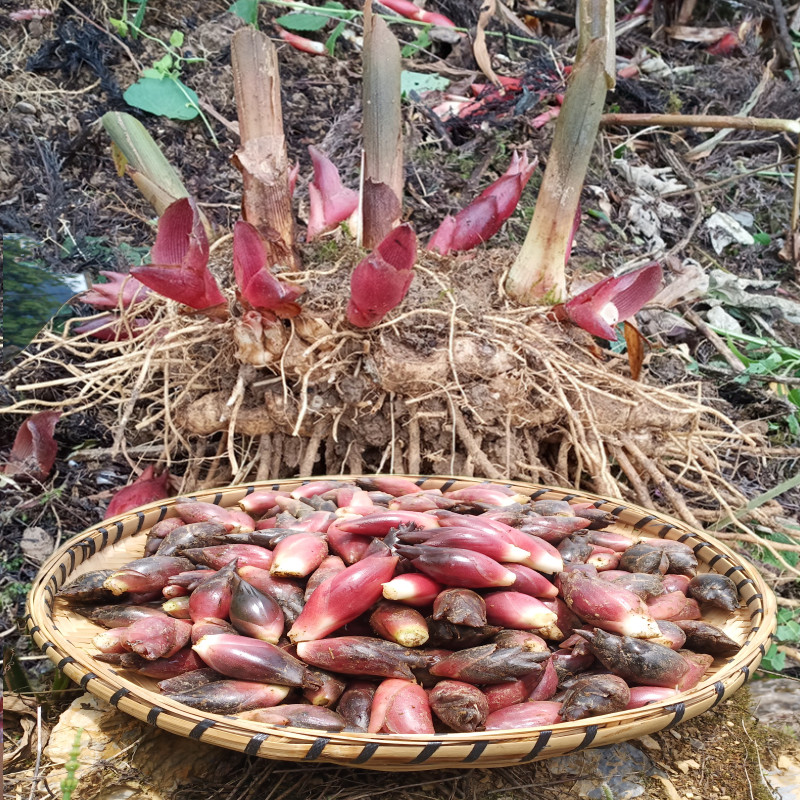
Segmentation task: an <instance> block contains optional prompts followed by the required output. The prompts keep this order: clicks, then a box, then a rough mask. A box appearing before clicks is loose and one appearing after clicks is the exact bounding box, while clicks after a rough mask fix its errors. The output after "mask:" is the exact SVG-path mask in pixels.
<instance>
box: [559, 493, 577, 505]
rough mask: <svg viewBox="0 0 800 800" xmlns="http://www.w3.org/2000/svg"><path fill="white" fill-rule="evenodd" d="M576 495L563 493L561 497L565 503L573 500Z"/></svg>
mask: <svg viewBox="0 0 800 800" xmlns="http://www.w3.org/2000/svg"><path fill="white" fill-rule="evenodd" d="M577 496H578V495H576V494H565V495H564V496H563V497H562V498H561V499H562V500H563V501H564V502H565V503H569V501H570V500H574V499H575V498H576V497H577Z"/></svg>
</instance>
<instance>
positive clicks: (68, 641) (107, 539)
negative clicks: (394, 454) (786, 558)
mask: <svg viewBox="0 0 800 800" xmlns="http://www.w3.org/2000/svg"><path fill="white" fill-rule="evenodd" d="M336 477H337V478H339V479H345V480H346V479H347V478H348V477H351V478H352V477H354V476H336ZM409 477H413V478H414V479H416V480H417V482H418V484H419V485H420V486H422V487H424V488H426V489H442V490H443V491H446V490H447V489H458V488H462V487H466V486H471V485H476V484H479V483H492V482H490V481H481V480H475V479H468V478H444V477H438V478H425V477H420V476H409ZM315 480H317V478H315ZM306 482H307V481H306V480H302V479H294V480H283V481H278V482H275V483H256V484H252V485H247V486H231V487H228V488H225V489H220V490H218V491H216V492H209V493H201V494H197V495H194V496H193V497H194V498H195V499H197V500H203V501H206V502H213V503H216V504H217V505H221V506H235V505H236V503H237V502H238V501H239V500H241V499H242V498H244V497H245V496H246V495H248V494H250V493H251V492H253V491H256V490H260V489H274V490H288V491H291V490H292V489H294V488H296V487H297V486H299V485H301V484H302V483H306ZM495 483H498V482H495ZM503 485H505V486H509V487H511V488H513V489H515V490H517V491H519V492H520V493H523V494H526V495H531V497H532V498H533V499H554V500H566V501H568V502H569V501H573V502H592V503H593V504H594V506H595V507H596V508H601V509H603V510H604V511H610V512H611V513H613V514H615V515H617V516H618V518H619V523H617V524H615V525H613V526H611V527H610V528H609V530H616V531H618V532H620V533H626V532H627V533H631V532H642V533H645V534H647V535H650V536H660V537H662V538H666V539H675V540H677V541H679V542H685V543H687V544H688V545H690V546H691V547H692V548H693V550H694V552H695V554H696V556H697V559H698V562H699V565H700V571H705V572H717V573H720V574H723V575H727V576H728V577H730V578H732V579H733V581H734V583H735V584H736V586H737V589H738V591H739V598H740V600H741V602H742V606H741V608H740V609H739V610H738V611H737V612H735V613H734V614H731V615H729V614H726V613H725V612H720V611H717V610H713V611H711V612H709V613H706V614H705V615H704V618H705V619H706V620H707V621H708V622H710V623H711V624H712V625H717V626H718V627H721V628H722V629H723V630H724V631H725V633H727V634H728V635H729V636H731V637H732V638H733V639H735V640H736V641H737V642H739V643H740V644H742V649H741V650H740V651H739V653H738V654H737V655H736V656H735V657H733V658H731V659H721V658H718V659H716V660H715V662H714V664H713V665H712V666H711V668H710V669H709V671H708V672H707V674H706V675H705V676H704V678H703V679H702V680H701V682H700V683H699V684H698V685H697V686H696V687H695V688H694V689H692V690H690V691H688V692H684V693H682V694H680V695H678V696H677V698H670V699H669V701H663V702H661V703H653V704H651V705H648V706H644V707H642V708H638V709H634V710H631V711H623V712H619V713H615V714H606V715H604V716H601V717H590V718H588V719H584V720H579V721H576V722H566V723H561V724H558V725H553V726H549V727H544V728H525V729H515V730H508V731H483V732H476V733H452V734H442V735H436V736H430V735H423V734H420V735H405V736H398V735H391V736H390V735H385V734H367V733H324V734H323V733H320V732H319V731H312V730H306V729H300V728H279V727H273V726H270V725H265V724H263V723H256V722H249V721H246V720H241V719H239V718H238V717H235V716H230V715H225V716H222V715H215V714H208V713H204V712H200V711H197V710H195V709H192V708H189V707H188V706H185V705H182V704H180V703H177V702H175V701H173V700H170V699H169V698H168V697H165V696H164V695H162V694H160V692H159V691H158V689H157V687H156V681H154V680H151V679H149V678H145V677H142V676H139V675H136V674H134V673H131V672H128V671H125V670H119V671H117V670H116V669H115V668H114V667H113V666H112V665H109V664H104V663H102V662H99V661H96V660H95V659H94V658H93V652H94V648H93V647H92V644H91V640H92V637H93V636H94V635H95V634H96V633H97V632H98V630H99V629H98V628H97V626H95V625H94V624H92V623H91V622H89V621H88V620H86V619H85V618H84V617H82V616H80V615H79V614H76V613H74V612H72V611H71V610H70V608H69V606H67V605H66V604H65V603H63V602H62V601H60V600H57V599H56V598H55V595H56V594H57V592H58V591H59V589H60V588H61V587H62V586H63V585H65V584H67V583H69V582H71V581H72V580H73V579H74V578H75V577H77V576H78V575H80V574H82V573H84V572H89V571H93V570H97V569H108V568H115V567H119V566H121V565H122V564H124V563H126V562H128V561H131V560H133V559H135V558H139V557H141V555H142V553H143V550H144V542H145V535H144V534H145V532H146V531H147V530H148V529H149V528H150V527H151V526H152V525H154V524H155V523H156V522H158V521H159V520H161V519H164V518H166V517H171V516H176V514H175V512H174V510H173V509H172V506H173V504H174V501H173V500H165V501H161V502H159V503H154V504H151V505H148V506H143V507H142V508H141V509H139V510H137V511H133V512H128V513H127V514H124V515H121V516H119V517H114V518H111V519H109V520H105V521H103V523H101V524H98V525H94V526H92V527H91V528H89V529H88V530H86V531H85V532H84V533H82V534H80V535H79V536H77V537H74V538H73V539H71V540H70V541H68V542H66V543H65V544H64V545H63V546H62V547H61V548H60V549H59V550H58V551H57V552H56V553H54V554H53V556H52V557H51V558H50V559H49V560H48V561H47V563H46V564H45V565H44V566H43V567H42V570H41V572H40V573H39V575H38V576H37V579H36V581H35V582H34V584H33V587H32V589H31V593H30V595H29V598H28V609H27V616H26V618H25V621H26V625H27V628H28V630H29V632H30V634H31V635H32V637H33V639H34V641H35V642H36V644H37V645H38V646H39V647H40V648H41V649H42V650H43V651H44V653H45V654H46V655H47V656H48V657H49V658H50V660H51V661H53V663H55V664H56V666H57V667H58V668H59V669H60V670H62V671H63V672H64V673H65V674H66V675H67V676H68V677H69V678H71V679H72V680H73V681H75V682H76V683H78V684H79V685H80V686H81V687H83V688H84V689H86V690H87V691H89V692H91V693H92V694H94V695H96V696H97V697H99V698H101V699H103V700H105V701H107V702H109V703H111V704H112V705H113V706H116V707H117V708H118V709H119V710H120V711H123V712H125V713H127V714H130V715H132V716H134V717H136V718H137V719H140V720H143V721H146V722H148V723H149V724H151V725H156V726H158V727H159V728H163V729H164V730H167V731H170V732H171V733H175V734H178V735H180V736H188V737H190V738H192V739H197V740H202V741H204V742H208V743H211V744H215V745H219V746H221V747H227V748H230V749H232V750H238V751H241V752H245V753H247V754H249V755H257V756H262V757H265V758H276V759H285V760H292V761H309V762H326V763H332V764H343V765H348V766H359V767H362V768H367V769H383V770H398V771H399V770H424V769H440V768H466V767H495V766H509V765H514V764H520V763H525V762H529V761H536V760H539V759H543V758H550V757H553V756H558V755H563V754H565V753H571V752H576V751H579V750H583V749H585V748H587V747H597V746H600V745H605V744H611V743H614V742H620V741H624V740H626V739H630V738H634V737H637V736H643V735H644V734H649V733H654V732H655V731H659V730H665V729H668V728H671V727H673V726H674V725H677V724H678V723H680V722H681V721H682V720H686V719H691V718H692V717H694V716H697V715H698V714H702V713H703V712H705V711H708V710H709V709H711V708H714V706H716V705H717V704H718V703H720V702H721V701H722V700H724V699H725V698H726V697H728V696H730V695H731V694H732V693H733V692H735V691H736V690H737V689H739V688H740V687H741V686H742V684H744V683H745V682H746V681H747V680H748V679H749V678H750V677H751V675H752V673H753V672H754V671H755V669H756V668H757V667H758V665H759V664H760V662H761V659H762V657H763V656H764V653H765V652H766V648H767V647H769V643H770V640H771V638H772V635H773V633H774V631H775V626H776V619H777V617H776V602H775V597H774V595H773V593H772V591H771V590H770V589H769V588H768V587H767V586H766V584H765V583H764V581H763V579H762V578H761V576H760V574H759V573H758V571H757V570H756V569H755V567H753V566H752V565H751V564H749V563H748V562H746V561H745V560H744V559H742V558H741V557H740V556H738V555H736V554H735V553H734V552H733V551H732V550H730V549H729V548H728V547H726V546H725V545H724V544H722V543H720V542H718V541H716V540H715V539H713V538H712V537H710V536H708V535H707V534H705V533H702V532H700V531H697V530H694V529H692V528H690V527H688V526H686V525H685V524H683V523H681V522H679V521H678V520H675V519H672V518H670V517H667V516H665V515H662V514H658V513H651V512H649V511H647V510H645V509H643V508H639V507H637V506H633V505H628V504H622V503H620V502H618V501H616V500H612V499H608V498H604V497H600V496H598V495H593V494H587V493H585V492H578V491H575V492H570V491H566V490H564V489H556V488H552V487H545V486H539V485H536V484H528V483H520V482H508V483H505V484H503Z"/></svg>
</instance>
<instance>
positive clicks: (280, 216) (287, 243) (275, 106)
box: [231, 27, 301, 269]
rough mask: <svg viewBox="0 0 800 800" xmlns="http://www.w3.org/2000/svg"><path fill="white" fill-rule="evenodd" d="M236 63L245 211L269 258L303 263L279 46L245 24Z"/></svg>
mask: <svg viewBox="0 0 800 800" xmlns="http://www.w3.org/2000/svg"><path fill="white" fill-rule="evenodd" d="M231 64H232V67H233V88H234V94H235V95H236V108H237V110H238V117H239V132H240V136H241V146H240V147H239V149H238V150H237V151H236V155H235V157H234V163H235V164H236V166H237V167H238V169H239V170H240V172H241V173H242V180H243V183H244V188H243V192H242V217H243V218H244V219H245V221H246V222H249V223H250V224H251V225H253V226H254V227H255V228H256V229H257V230H258V232H259V233H260V234H261V236H262V237H263V239H264V241H265V243H266V245H267V250H268V252H269V258H270V261H269V263H271V264H283V265H284V266H287V267H289V268H291V269H300V266H301V265H300V257H299V254H298V253H297V250H296V248H295V223H294V215H293V214H292V197H291V193H290V191H289V159H288V156H287V154H286V138H285V136H284V133H283V112H282V110H281V82H280V74H279V71H278V56H277V52H276V50H275V46H274V45H273V44H272V42H271V41H270V40H269V38H268V37H267V36H266V35H265V34H263V33H261V32H260V31H257V30H255V29H254V28H249V27H248V28H242V29H241V30H239V31H237V32H236V33H235V34H234V37H233V42H232V44H231Z"/></svg>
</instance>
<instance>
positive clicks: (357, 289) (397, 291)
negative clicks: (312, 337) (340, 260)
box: [347, 224, 417, 328]
mask: <svg viewBox="0 0 800 800" xmlns="http://www.w3.org/2000/svg"><path fill="white" fill-rule="evenodd" d="M416 257H417V237H416V234H415V233H414V231H413V229H412V228H411V226H410V225H408V224H405V225H400V226H399V227H397V228H395V229H394V230H392V231H390V232H389V235H388V236H386V238H385V239H384V240H383V241H382V242H381V243H380V244H379V245H378V246H377V247H376V248H375V250H373V252H372V253H370V254H369V255H368V256H367V257H366V258H365V259H363V260H362V261H361V262H360V263H359V264H358V266H357V267H356V268H355V269H354V270H353V274H352V276H351V278H350V302H349V303H348V304H347V319H348V321H349V322H350V324H351V325H355V326H356V327H358V328H368V327H370V326H371V325H375V324H376V323H378V322H380V321H381V319H383V317H385V316H386V314H388V313H389V312H390V311H391V310H392V309H393V308H395V307H396V306H398V305H399V304H400V303H401V301H402V300H403V298H404V297H405V296H406V293H407V292H408V288H409V286H411V281H412V280H413V279H414V269H413V267H414V261H415V260H416Z"/></svg>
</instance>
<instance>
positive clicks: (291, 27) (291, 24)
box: [275, 12, 330, 32]
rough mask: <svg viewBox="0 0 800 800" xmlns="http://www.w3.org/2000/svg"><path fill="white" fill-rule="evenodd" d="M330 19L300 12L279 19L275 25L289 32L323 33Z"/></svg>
mask: <svg viewBox="0 0 800 800" xmlns="http://www.w3.org/2000/svg"><path fill="white" fill-rule="evenodd" d="M329 19H330V17H328V16H325V17H323V16H322V15H321V14H313V13H310V14H307V13H305V12H298V13H292V14H284V15H283V16H281V17H278V18H277V19H276V20H275V24H276V25H280V26H281V27H283V28H286V30H287V31H306V32H308V31H321V30H322V29H323V28H324V27H325V26H326V25H327V24H328V20H329Z"/></svg>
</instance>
